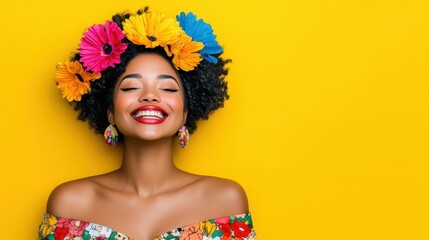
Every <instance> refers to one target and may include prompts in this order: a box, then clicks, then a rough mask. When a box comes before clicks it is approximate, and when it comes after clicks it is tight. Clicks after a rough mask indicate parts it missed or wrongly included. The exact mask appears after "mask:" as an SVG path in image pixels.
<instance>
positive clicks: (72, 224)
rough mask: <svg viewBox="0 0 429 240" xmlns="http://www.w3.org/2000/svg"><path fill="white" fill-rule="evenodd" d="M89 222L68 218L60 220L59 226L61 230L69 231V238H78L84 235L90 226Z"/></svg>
mask: <svg viewBox="0 0 429 240" xmlns="http://www.w3.org/2000/svg"><path fill="white" fill-rule="evenodd" d="M88 224H89V223H88V222H84V221H78V220H72V219H67V218H60V219H58V222H57V226H58V227H59V228H65V229H68V233H67V236H68V237H78V236H81V235H82V232H83V230H85V228H86V226H88Z"/></svg>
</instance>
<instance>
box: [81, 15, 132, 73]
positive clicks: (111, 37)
mask: <svg viewBox="0 0 429 240" xmlns="http://www.w3.org/2000/svg"><path fill="white" fill-rule="evenodd" d="M123 38H124V34H123V33H122V31H121V29H120V28H119V27H118V25H117V24H116V23H114V22H109V21H106V24H105V25H102V24H94V25H93V26H92V27H90V28H89V29H88V31H86V32H85V33H84V36H83V38H82V39H81V43H80V51H79V54H80V56H81V59H80V61H81V62H82V63H83V66H84V67H85V68H86V70H87V71H89V70H91V71H92V72H94V73H99V72H101V71H103V70H105V69H107V68H108V67H114V66H115V64H117V63H120V62H121V54H122V53H123V52H124V51H125V49H127V44H125V43H122V42H121V41H122V39H123Z"/></svg>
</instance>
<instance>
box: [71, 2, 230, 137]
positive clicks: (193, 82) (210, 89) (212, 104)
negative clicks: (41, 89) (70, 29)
mask: <svg viewBox="0 0 429 240" xmlns="http://www.w3.org/2000/svg"><path fill="white" fill-rule="evenodd" d="M147 10H148V9H147V8H145V9H140V10H138V12H137V14H142V13H143V12H146V11H147ZM129 17H130V14H129V13H118V14H116V15H114V16H113V17H112V21H113V22H115V23H116V24H117V25H118V26H119V27H120V28H121V29H123V26H122V23H123V21H125V19H128V18H129ZM122 41H123V42H124V43H126V44H127V45H128V47H127V49H126V50H125V52H124V53H122V54H121V62H120V63H119V64H116V65H115V67H109V68H107V69H106V70H103V71H102V72H101V78H100V79H98V80H96V81H94V82H92V83H91V92H90V93H88V94H85V95H83V96H82V99H81V101H78V102H74V103H73V105H74V110H76V111H78V112H79V115H78V119H79V120H82V121H84V122H85V121H87V122H88V123H89V125H90V127H91V128H92V129H94V131H95V132H96V133H100V134H103V132H104V130H105V129H106V127H107V126H108V125H109V122H108V119H107V113H108V110H109V109H111V108H112V107H113V92H114V87H115V84H116V81H117V80H118V78H119V76H120V75H122V74H123V73H124V72H125V69H126V67H127V64H128V63H129V62H130V61H131V60H132V59H133V58H134V57H136V56H137V55H139V54H144V53H154V54H158V55H160V56H162V57H164V58H165V59H167V60H168V62H169V63H170V64H171V66H172V68H173V69H175V68H174V66H173V65H172V63H171V60H172V59H171V57H169V56H168V55H167V54H166V52H165V50H164V49H163V48H162V47H156V48H146V47H145V46H143V45H135V44H133V43H132V42H130V41H129V40H128V39H126V38H124V39H123V40H122ZM221 54H222V53H219V54H217V55H214V56H215V57H216V58H217V59H218V62H217V63H211V62H208V61H207V60H205V59H203V60H202V61H201V62H200V63H199V64H198V66H197V67H196V68H195V69H194V70H192V71H189V72H186V71H183V70H177V73H178V75H179V76H180V78H181V80H182V83H183V88H184V95H185V103H184V104H185V110H187V112H188V113H187V119H186V123H185V125H186V127H187V128H188V131H189V133H191V134H192V133H193V132H195V131H196V129H197V121H198V120H201V119H208V118H209V115H210V114H211V113H212V112H214V111H215V110H216V109H218V108H222V107H223V106H224V102H225V101H226V100H227V99H229V95H228V84H227V82H226V81H225V77H226V75H228V68H226V65H227V64H228V63H230V62H231V60H230V59H224V58H221V57H220V55H221ZM80 58H81V57H80V55H79V54H78V53H77V54H75V55H74V56H73V57H72V60H79V59H80ZM119 134H120V136H119V139H120V140H121V139H122V138H123V136H122V134H121V133H119Z"/></svg>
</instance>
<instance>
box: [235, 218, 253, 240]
mask: <svg viewBox="0 0 429 240" xmlns="http://www.w3.org/2000/svg"><path fill="white" fill-rule="evenodd" d="M231 228H232V230H233V231H234V234H235V236H236V237H238V238H244V237H247V236H249V233H250V231H251V228H250V227H249V225H247V224H246V223H244V222H239V221H237V220H234V222H233V223H232V226H231Z"/></svg>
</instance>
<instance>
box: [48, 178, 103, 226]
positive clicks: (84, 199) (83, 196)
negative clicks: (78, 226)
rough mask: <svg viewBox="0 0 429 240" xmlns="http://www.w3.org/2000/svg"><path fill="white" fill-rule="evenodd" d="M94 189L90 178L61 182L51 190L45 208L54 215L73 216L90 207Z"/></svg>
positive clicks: (94, 185)
mask: <svg viewBox="0 0 429 240" xmlns="http://www.w3.org/2000/svg"><path fill="white" fill-rule="evenodd" d="M95 189H96V184H95V183H94V181H93V180H92V179H91V178H83V179H78V180H74V181H70V182H65V183H62V184H60V185H58V186H57V187H56V188H55V189H54V190H53V191H52V192H51V194H50V196H49V199H48V204H47V208H46V210H47V212H48V213H50V214H53V215H56V216H62V217H69V218H73V217H74V216H76V215H79V213H80V211H82V212H84V211H85V210H86V209H88V208H89V207H90V204H91V202H92V201H91V200H92V199H93V198H94V195H95V192H96V190H95Z"/></svg>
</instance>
